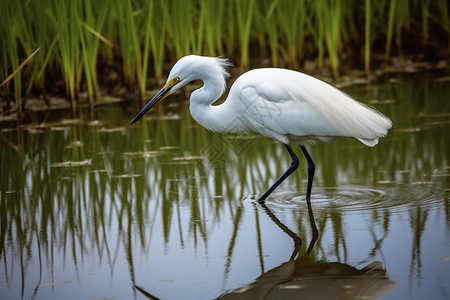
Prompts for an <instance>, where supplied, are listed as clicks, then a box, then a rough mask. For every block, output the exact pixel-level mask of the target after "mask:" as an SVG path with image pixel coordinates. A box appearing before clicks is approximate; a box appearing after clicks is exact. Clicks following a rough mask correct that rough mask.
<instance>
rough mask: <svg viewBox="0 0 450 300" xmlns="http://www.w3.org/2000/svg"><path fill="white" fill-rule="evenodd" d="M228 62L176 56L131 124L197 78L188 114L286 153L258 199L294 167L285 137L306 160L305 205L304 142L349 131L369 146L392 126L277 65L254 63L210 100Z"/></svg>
mask: <svg viewBox="0 0 450 300" xmlns="http://www.w3.org/2000/svg"><path fill="white" fill-rule="evenodd" d="M228 66H230V63H229V61H228V60H227V59H223V58H216V57H205V56H196V55H189V56H185V57H182V58H181V59H180V60H178V62H177V63H176V64H175V65H174V66H173V68H172V70H171V71H170V74H169V77H168V79H167V82H166V84H165V85H164V87H163V88H162V89H161V90H160V91H159V92H158V93H157V94H156V95H155V96H154V97H153V98H152V99H151V100H150V101H149V102H148V103H147V104H146V105H145V106H144V108H142V110H141V111H140V112H139V113H138V114H137V115H136V116H135V117H134V119H133V120H132V121H131V124H133V123H135V122H136V121H137V120H139V119H140V118H141V117H142V116H143V115H144V114H145V113H146V112H147V111H149V110H150V109H151V108H152V107H153V106H154V105H155V104H156V103H158V102H159V101H161V100H163V99H164V98H166V97H167V96H169V95H171V94H173V93H174V92H175V91H177V90H178V89H180V88H181V87H182V86H184V85H185V84H187V83H189V82H191V81H194V80H201V81H203V86H202V87H201V88H199V89H197V90H195V91H194V92H192V94H191V98H190V105H189V109H190V112H191V115H192V117H193V118H194V119H195V120H196V121H197V122H198V123H199V124H200V125H202V126H204V127H206V128H207V129H209V130H212V131H216V132H234V133H240V132H248V131H253V132H258V133H260V134H263V135H265V136H267V137H270V138H273V139H275V140H278V141H280V142H282V143H283V144H284V146H285V147H286V149H287V151H288V152H289V155H290V156H291V159H292V162H291V165H290V167H289V168H288V169H287V170H286V172H285V173H284V174H283V175H282V176H281V177H280V178H279V179H278V180H277V181H276V182H275V183H274V184H273V185H272V186H271V187H270V188H269V189H268V190H267V191H266V192H265V193H264V194H262V195H261V196H260V197H259V198H258V201H259V202H264V200H265V199H266V198H267V197H268V196H269V194H270V193H272V192H273V190H274V189H275V188H277V187H278V186H279V185H280V183H281V182H283V181H284V180H285V179H286V178H287V177H288V176H289V175H290V174H291V173H292V172H293V171H294V170H295V169H297V167H298V158H297V156H296V155H295V153H294V151H293V150H292V148H291V146H290V145H289V142H291V141H292V142H294V143H297V144H299V145H300V148H301V150H302V151H303V154H304V155H305V157H306V160H307V162H308V184H307V191H306V201H307V204H308V209H309V210H311V204H310V198H311V188H312V182H313V178H314V170H315V165H314V162H313V160H312V159H311V157H310V155H309V153H308V151H307V150H306V148H305V146H304V144H305V142H307V141H309V140H317V141H324V142H328V141H332V140H334V139H336V138H339V137H353V138H356V139H358V140H359V141H360V142H362V143H363V144H364V145H367V146H371V147H372V146H375V145H376V144H377V143H378V138H380V137H383V136H385V135H386V133H387V130H388V129H389V128H391V126H392V122H391V120H390V119H389V118H387V117H386V116H384V115H383V114H381V113H379V112H378V111H376V110H375V109H373V108H370V107H368V106H366V105H364V104H362V103H360V102H357V101H355V100H353V99H352V98H350V97H349V96H348V95H347V94H345V93H343V92H341V91H340V90H338V89H336V88H334V87H332V86H331V85H329V84H327V83H325V82H323V81H321V80H319V79H316V78H314V77H311V76H309V75H306V74H303V73H300V72H296V71H292V70H287V69H279V68H262V69H254V70H251V71H248V72H246V73H244V74H242V75H241V76H240V77H239V78H238V79H236V81H235V82H234V84H233V86H232V87H231V89H230V92H229V94H228V97H227V99H226V100H225V102H223V103H222V104H220V105H212V104H213V103H214V102H216V101H217V100H218V99H219V98H220V97H221V95H222V94H223V92H224V91H225V87H226V85H225V82H226V79H228V77H229V73H228V72H227V71H226V67H228ZM131 124H130V125H131ZM311 215H312V214H310V216H311Z"/></svg>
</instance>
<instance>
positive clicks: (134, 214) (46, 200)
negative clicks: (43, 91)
mask: <svg viewBox="0 0 450 300" xmlns="http://www.w3.org/2000/svg"><path fill="white" fill-rule="evenodd" d="M449 82H450V78H449V76H448V71H445V70H437V71H427V72H420V73H413V74H405V73H390V74H386V75H384V76H381V77H380V78H379V79H377V80H375V81H373V82H372V83H370V84H368V83H362V84H352V85H347V86H345V87H343V89H344V90H345V91H346V92H347V93H349V94H350V95H351V96H353V97H355V98H357V99H359V100H361V101H362V102H365V103H368V104H370V105H373V106H375V107H377V108H378V109H379V110H380V111H382V112H383V113H385V114H387V115H388V116H389V117H390V118H391V119H392V120H393V122H394V127H393V129H392V130H391V131H390V132H389V134H388V136H387V137H386V138H383V139H381V140H380V143H379V144H378V145H377V146H376V147H374V148H369V147H365V146H364V145H362V144H361V143H359V142H358V141H356V140H345V139H343V140H338V141H336V142H334V143H329V144H322V143H317V144H313V145H310V146H308V149H309V150H310V154H311V155H312V157H313V159H314V160H315V162H316V177H315V180H314V186H313V196H312V203H313V210H314V213H315V218H316V222H317V225H318V227H319V230H320V233H321V234H320V237H319V239H318V240H317V241H315V243H312V242H314V241H313V239H312V236H311V228H310V225H309V219H308V213H307V209H306V204H305V201H304V200H305V198H304V194H305V188H306V163H305V162H304V159H303V156H302V154H301V151H300V149H299V148H298V147H296V149H295V150H296V151H297V153H298V155H299V157H300V158H301V159H300V161H301V162H300V167H299V169H298V170H297V171H296V172H295V173H294V174H293V175H292V176H290V177H289V178H288V179H287V180H286V181H285V182H284V183H283V184H282V185H281V186H280V187H279V188H278V189H277V190H275V192H274V193H273V194H272V196H271V197H270V198H269V199H268V200H267V202H266V206H261V205H259V204H257V203H256V202H255V199H257V197H258V195H260V193H262V192H264V191H265V189H266V188H267V187H268V186H269V185H270V184H271V183H273V181H274V180H275V179H276V178H277V177H278V176H279V175H280V174H281V173H282V172H283V171H284V170H285V169H286V168H287V167H288V166H289V163H290V161H289V155H288V154H287V153H286V151H285V149H284V147H283V145H281V144H279V143H277V142H274V141H272V140H270V139H267V138H265V137H261V136H258V135H254V134H247V135H243V136H234V135H228V134H216V133H211V132H208V131H207V130H205V129H204V128H202V127H201V126H199V125H197V124H196V123H195V121H193V120H192V118H191V117H190V115H189V111H188V104H187V102H186V100H185V98H184V96H183V95H181V94H180V95H179V96H178V97H173V98H169V99H167V100H165V102H166V103H161V104H160V105H158V106H157V107H156V108H155V109H154V110H153V111H152V112H150V113H149V114H148V115H147V117H146V118H144V119H143V120H141V121H139V122H138V123H136V124H135V125H133V126H132V127H129V126H128V124H129V121H130V120H131V119H132V117H133V116H134V114H135V113H136V112H137V111H138V109H139V107H137V106H135V105H131V104H130V103H126V102H121V103H118V104H114V105H104V106H98V107H97V108H95V109H81V110H80V111H78V112H77V113H75V114H72V113H70V111H67V110H59V111H43V112H34V113H32V114H31V115H30V117H29V120H28V121H27V122H26V124H24V125H20V126H17V127H6V126H4V127H3V128H2V129H1V131H0V146H1V154H0V163H1V176H0V178H1V179H0V190H1V194H0V196H1V201H0V214H1V225H0V226H1V227H0V228H1V230H0V257H1V263H0V264H1V271H0V294H1V295H2V296H1V298H2V299H20V298H25V299H62V298H64V299H100V298H101V299H145V298H151V296H150V295H153V297H157V298H161V299H213V298H216V297H219V296H222V297H223V298H226V299H228V298H233V299H235V298H240V299H245V298H248V297H249V295H251V296H252V297H256V296H260V297H262V296H263V295H265V296H266V297H267V298H269V299H270V298H271V297H273V298H277V297H278V298H280V297H285V298H287V297H298V298H299V297H315V299H319V298H320V297H326V296H327V295H329V294H330V293H332V295H342V297H359V298H369V299H370V298H377V297H381V298H382V299H423V298H425V297H428V298H429V299H446V298H448V297H450V284H449V283H448V274H449V272H450V230H449V229H450V203H449V186H450V184H449V183H450V177H449V153H450V152H449V150H450V149H449V146H450V142H449V138H448V132H449V130H450V126H449V125H450V121H449V120H450V118H449V117H450V109H449V106H450V104H449V101H448V95H449V94H450V84H449ZM135 286H138V287H139V288H135Z"/></svg>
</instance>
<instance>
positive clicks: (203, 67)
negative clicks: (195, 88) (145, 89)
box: [130, 55, 230, 125]
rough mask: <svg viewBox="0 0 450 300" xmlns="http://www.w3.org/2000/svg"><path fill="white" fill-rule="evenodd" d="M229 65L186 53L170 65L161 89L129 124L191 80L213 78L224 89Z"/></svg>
mask: <svg viewBox="0 0 450 300" xmlns="http://www.w3.org/2000/svg"><path fill="white" fill-rule="evenodd" d="M228 66H230V63H229V61H228V60H227V59H223V58H216V57H206V56H197V55H188V56H184V57H182V58H180V60H178V61H177V63H176V64H175V65H174V66H173V67H172V70H171V71H170V73H169V76H168V77H167V81H166V83H165V84H164V86H163V87H162V88H161V90H160V91H159V92H158V93H157V94H156V95H155V96H154V97H153V98H152V99H151V100H150V101H149V102H148V103H147V104H146V105H145V106H144V107H143V108H142V109H141V111H140V112H139V113H137V115H136V116H135V117H134V119H133V120H132V121H131V123H130V125H132V124H133V123H135V122H137V121H138V120H139V119H140V118H142V116H143V115H145V113H147V112H148V111H149V110H150V109H151V108H152V107H153V106H154V105H155V104H156V103H158V102H160V101H161V100H163V99H164V98H166V97H167V96H169V95H171V94H173V93H175V92H176V91H177V90H179V89H180V88H182V87H183V86H184V85H186V84H187V83H189V82H191V81H193V80H197V79H200V80H203V81H205V80H214V81H217V82H215V84H216V85H218V88H220V89H221V90H222V91H223V90H225V81H226V79H227V78H228V77H229V73H228V72H227V71H226V69H225V68H226V67H228Z"/></svg>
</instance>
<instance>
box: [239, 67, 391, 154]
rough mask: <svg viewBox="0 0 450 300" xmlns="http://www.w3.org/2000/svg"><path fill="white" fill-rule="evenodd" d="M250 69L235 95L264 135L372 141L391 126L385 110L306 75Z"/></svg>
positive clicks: (368, 142) (369, 143)
mask: <svg viewBox="0 0 450 300" xmlns="http://www.w3.org/2000/svg"><path fill="white" fill-rule="evenodd" d="M255 71H256V72H253V73H254V74H253V75H252V74H251V73H252V72H248V73H246V74H249V73H250V74H249V75H252V76H247V78H245V77H244V80H243V81H244V82H247V83H248V84H246V85H245V86H241V89H240V90H241V92H240V99H241V101H242V103H243V106H244V109H245V112H246V115H247V118H248V119H249V120H250V122H251V123H252V125H253V126H254V128H255V130H256V131H258V132H260V133H262V134H264V135H267V136H271V137H273V138H276V139H278V140H280V141H282V142H286V139H287V138H288V137H290V138H294V139H298V140H307V139H315V140H321V141H327V140H332V139H333V138H336V137H355V138H358V139H360V140H361V142H363V143H365V144H366V145H370V146H373V145H375V144H376V141H377V139H378V138H379V137H381V136H384V135H385V134H386V132H387V129H389V128H390V127H391V124H392V123H391V121H390V120H389V119H388V118H386V117H385V116H384V115H382V114H380V113H379V112H377V111H376V110H374V109H372V108H370V107H368V106H366V105H364V104H362V103H360V102H357V101H355V100H353V99H352V98H350V97H349V96H348V95H347V94H345V93H343V92H341V91H340V90H338V89H336V88H334V87H332V86H331V85H329V84H327V83H325V82H323V81H320V80H318V79H315V78H313V77H311V76H308V75H306V74H303V73H299V72H295V71H289V70H284V69H258V70H255ZM244 75H245V74H244ZM255 75H256V76H255ZM241 77H242V76H241ZM249 78H253V79H256V80H253V81H250V80H249ZM245 79H246V80H245Z"/></svg>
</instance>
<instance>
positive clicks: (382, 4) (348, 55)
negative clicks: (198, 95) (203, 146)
mask: <svg viewBox="0 0 450 300" xmlns="http://www.w3.org/2000/svg"><path fill="white" fill-rule="evenodd" d="M0 11H2V12H3V16H2V18H1V20H0V24H1V26H0V37H1V40H2V43H1V45H0V65H1V68H0V81H2V83H1V85H0V97H1V99H2V102H1V103H0V104H1V108H2V109H1V112H3V113H9V112H12V111H16V112H17V114H18V115H19V116H20V114H21V111H22V106H23V105H24V101H22V99H26V98H28V97H29V96H30V95H44V97H46V95H54V94H60V93H65V95H66V97H67V98H68V100H69V101H71V105H72V107H75V106H76V105H77V103H78V101H80V98H85V99H88V101H89V103H94V101H95V99H96V95H98V93H99V92H100V88H103V87H101V86H100V85H99V78H100V77H101V76H102V75H100V74H103V73H102V71H103V70H105V69H107V67H110V66H114V67H115V68H116V69H118V70H120V74H121V75H122V78H121V82H123V84H125V86H126V87H127V88H128V89H129V90H137V91H138V93H139V95H140V97H141V99H142V100H143V98H144V94H145V91H146V89H147V87H148V82H147V79H148V78H152V79H156V80H157V81H158V80H161V79H162V77H163V71H164V70H163V69H164V62H170V63H173V61H175V60H176V59H177V58H179V57H181V56H183V55H186V54H191V53H194V54H202V55H218V56H224V57H229V58H231V59H232V61H233V62H234V63H235V64H236V65H238V66H239V67H240V68H241V70H244V69H248V68H249V67H250V65H261V64H263V63H262V62H263V61H264V59H266V58H270V62H268V63H265V64H266V65H271V66H284V67H291V68H301V66H302V64H304V62H305V61H306V60H317V62H318V67H319V68H321V69H328V70H330V71H331V72H332V74H333V75H334V76H335V77H337V76H338V75H339V70H340V63H341V65H342V61H346V62H347V61H350V62H352V63H356V64H357V65H361V66H363V67H364V68H365V71H366V73H369V72H370V66H371V61H372V60H373V59H374V54H382V55H384V57H385V60H386V62H388V61H389V58H390V57H391V55H398V54H400V55H401V54H417V53H424V52H426V53H428V54H431V55H432V58H436V57H437V58H446V57H447V56H448V54H449V52H450V26H449V6H448V2H447V0H436V1H429V0H389V1H388V0H377V1H374V0H365V1H351V2H350V1H345V0H318V1H306V0H275V1H274V0H263V1H255V0H249V1H209V0H183V1H176V0H169V1H166V0H136V1H131V0H126V1H112V2H111V1H107V0H97V1H89V0H84V1H82V0H74V1H59V0H54V1H48V0H33V1H26V0H17V1H8V0H0ZM431 33H432V34H431ZM36 49H40V51H38V52H37V53H35V55H34V56H33V57H32V58H31V59H29V60H28V61H27V63H26V64H23V62H24V61H26V60H27V58H30V55H31V54H32V53H33V52H34V51H35V50H36ZM11 74H14V76H11ZM106 81H107V80H106ZM81 94H82V95H83V97H80V95H81Z"/></svg>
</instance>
